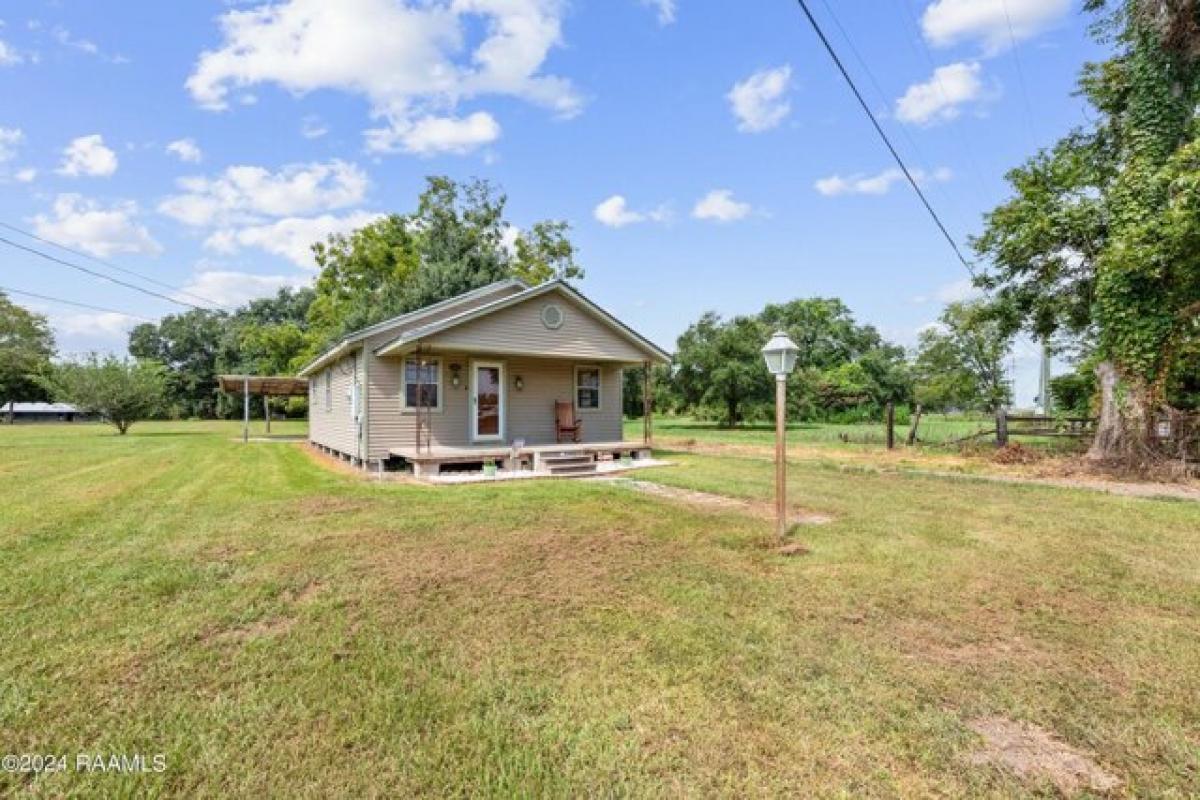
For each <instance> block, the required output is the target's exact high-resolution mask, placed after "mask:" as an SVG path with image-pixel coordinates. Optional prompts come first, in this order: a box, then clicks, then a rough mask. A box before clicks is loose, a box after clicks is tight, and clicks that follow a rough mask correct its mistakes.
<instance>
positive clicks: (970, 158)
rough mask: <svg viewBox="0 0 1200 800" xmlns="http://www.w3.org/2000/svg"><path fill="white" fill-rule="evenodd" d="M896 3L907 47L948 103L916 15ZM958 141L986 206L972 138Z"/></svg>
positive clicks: (977, 196) (946, 94)
mask: <svg viewBox="0 0 1200 800" xmlns="http://www.w3.org/2000/svg"><path fill="white" fill-rule="evenodd" d="M896 5H898V6H900V9H901V12H902V13H901V16H900V19H901V21H902V22H904V23H907V25H908V30H909V32H910V33H911V34H912V39H909V38H908V37H904V40H905V42H907V43H908V47H909V49H910V50H912V51H913V53H914V54H916V55H917V56H918V57H923V58H924V59H925V64H926V65H927V66H928V67H929V73H930V75H932V77H933V82H934V83H935V84H936V85H937V90H938V94H939V95H941V98H942V102H943V103H946V104H947V105H949V104H950V102H951V101H950V94H949V92H947V91H946V84H945V82H944V81H942V76H941V75H939V74H938V68H937V64H936V63H934V60H933V53H932V51H930V49H929V45H928V44H926V43H925V37H924V36H923V35H922V33H921V26H920V24H919V23H918V22H917V18H916V16H914V15H913V12H912V8H910V7H909V5H908V3H905V2H900V3H896ZM913 41H916V43H917V44H918V45H920V50H919V51H918V49H917V47H915V46H914V45H913ZM960 141H961V142H962V144H963V150H964V151H965V152H966V156H967V163H968V164H969V165H970V167H971V178H972V180H973V182H974V184H975V194H976V199H978V200H979V203H980V205H981V206H986V205H987V203H986V201H985V199H984V198H985V196H986V194H987V191H986V188H985V187H984V182H983V177H982V176H983V170H981V169H980V168H979V159H978V157H977V156H976V155H975V147H974V144H973V142H974V139H973V138H972V137H970V136H963V137H960Z"/></svg>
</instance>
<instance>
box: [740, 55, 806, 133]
mask: <svg viewBox="0 0 1200 800" xmlns="http://www.w3.org/2000/svg"><path fill="white" fill-rule="evenodd" d="M791 82H792V67H791V65H789V64H784V65H783V66H782V67H775V68H774V69H764V70H760V71H758V72H756V73H754V74H753V75H751V76H750V77H749V78H746V80H744V81H741V82H739V83H735V84H734V85H733V88H732V89H730V90H729V94H728V95H726V97H727V98H728V100H729V106H730V108H731V109H732V110H733V115H734V116H735V117H737V119H738V130H739V131H742V132H744V133H761V132H762V131H767V130H770V129H771V128H774V127H775V126H776V125H778V124H779V123H781V122H783V120H784V117H786V116H787V115H788V112H790V111H791V110H792V107H791V104H789V103H788V101H787V99H786V97H785V95H786V94H787V91H788V88H789V87H790V86H791Z"/></svg>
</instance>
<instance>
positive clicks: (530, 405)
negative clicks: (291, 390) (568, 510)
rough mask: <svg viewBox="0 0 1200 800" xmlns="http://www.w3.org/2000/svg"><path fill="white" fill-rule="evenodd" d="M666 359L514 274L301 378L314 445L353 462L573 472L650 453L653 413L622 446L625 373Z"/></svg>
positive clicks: (580, 301) (369, 333) (591, 312)
mask: <svg viewBox="0 0 1200 800" xmlns="http://www.w3.org/2000/svg"><path fill="white" fill-rule="evenodd" d="M669 359H670V356H669V355H668V354H667V353H666V352H664V351H663V350H662V349H660V348H659V347H657V346H655V345H654V344H653V343H652V342H650V341H649V340H648V339H646V338H645V337H643V336H641V335H639V334H638V333H636V332H634V331H633V330H632V329H631V328H629V327H628V326H627V325H625V324H624V323H622V322H621V321H620V320H618V319H617V318H616V317H614V316H612V315H611V314H609V313H608V312H606V311H604V310H603V309H601V308H600V307H599V306H597V305H596V304H595V303H593V302H592V301H590V300H588V299H587V298H586V297H584V296H583V295H582V294H580V293H579V292H578V291H577V290H575V289H573V288H572V287H570V286H568V285H567V284H566V283H564V282H562V281H552V282H549V283H544V284H541V285H538V286H534V287H530V286H527V285H526V284H524V283H522V282H521V281H518V280H515V279H510V280H505V281H500V282H497V283H493V284H490V285H488V286H484V287H482V288H479V289H476V290H474V291H471V292H467V293H465V294H462V295H459V296H458V297H454V298H451V299H449V300H445V301H442V302H440V303H435V304H433V305H431V306H427V307H425V308H422V309H419V310H417V311H413V312H411V313H408V314H404V315H402V316H399V317H395V318H393V319H389V320H386V321H384V322H381V323H379V324H377V325H372V326H371V327H368V328H364V329H363V330H360V331H357V332H356V333H353V334H351V335H349V336H347V337H345V338H344V339H342V340H341V341H340V342H338V343H337V344H336V345H335V346H333V347H332V348H330V349H329V350H328V351H326V352H325V353H323V354H322V355H321V356H319V357H318V358H317V359H315V360H314V361H313V362H312V363H310V364H308V365H307V366H305V367H304V368H303V369H302V370H301V371H300V376H301V377H305V378H308V379H309V386H310V394H309V401H310V402H309V440H310V441H311V442H312V443H313V444H314V445H316V446H318V447H319V448H321V449H323V450H325V451H326V452H329V453H332V454H336V455H338V456H340V457H342V458H343V459H345V460H348V461H350V462H352V463H353V464H355V465H357V466H362V467H365V468H370V469H374V468H383V467H388V468H391V467H392V466H394V465H403V466H408V467H411V469H412V470H413V472H414V474H416V475H417V476H420V477H428V476H435V475H437V474H438V473H439V472H440V471H441V470H442V469H443V468H450V469H456V470H457V469H473V468H477V467H481V466H482V465H484V464H487V463H489V462H492V463H496V464H498V465H499V466H500V467H502V468H505V469H507V470H512V471H517V470H532V471H534V472H535V473H552V474H573V473H587V472H591V471H594V468H595V464H596V462H598V461H608V460H610V459H613V458H618V457H620V458H625V457H632V458H639V457H641V458H644V457H647V456H648V455H649V451H650V436H651V422H650V417H649V415H648V414H647V415H646V419H645V425H644V435H643V436H642V437H641V439H640V440H639V441H637V442H626V441H623V436H622V392H623V389H624V376H623V372H624V370H625V369H626V368H629V367H641V366H644V365H650V364H657V363H664V362H667V361H669ZM647 372H648V371H647ZM648 406H649V403H648V402H647V408H648ZM562 415H565V416H566V417H568V418H569V419H567V420H566V422H576V421H577V422H578V424H579V430H578V431H574V432H572V431H561V430H559V425H558V424H556V423H558V422H559V421H560V417H561V416H562Z"/></svg>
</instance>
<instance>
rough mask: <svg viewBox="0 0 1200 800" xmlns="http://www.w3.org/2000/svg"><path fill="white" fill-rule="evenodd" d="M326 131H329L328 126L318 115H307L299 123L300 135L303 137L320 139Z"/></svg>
mask: <svg viewBox="0 0 1200 800" xmlns="http://www.w3.org/2000/svg"><path fill="white" fill-rule="evenodd" d="M327 133H329V126H328V125H326V124H325V123H324V122H322V121H321V118H320V117H318V116H315V115H310V116H307V117H305V118H304V120H303V121H302V122H301V123H300V135H301V136H303V137H304V138H305V139H320V138H321V137H322V136H324V135H325V134H327Z"/></svg>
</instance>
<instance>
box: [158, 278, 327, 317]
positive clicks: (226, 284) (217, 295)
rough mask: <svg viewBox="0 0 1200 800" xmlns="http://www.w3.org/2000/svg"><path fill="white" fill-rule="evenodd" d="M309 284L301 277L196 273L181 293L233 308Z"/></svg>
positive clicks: (183, 296)
mask: <svg viewBox="0 0 1200 800" xmlns="http://www.w3.org/2000/svg"><path fill="white" fill-rule="evenodd" d="M309 280H310V279H309V278H308V277H305V276H300V275H252V274H250V273H248V272H233V271H227V270H206V271H203V272H198V273H196V274H195V275H194V276H193V277H192V279H191V280H189V281H188V282H187V284H186V285H185V286H184V287H183V291H184V292H187V294H188V295H194V296H196V297H206V298H208V299H209V300H212V301H213V302H216V303H220V304H221V305H224V306H231V307H235V308H236V307H237V306H241V305H244V304H245V303H247V302H248V301H250V300H254V299H257V298H259V297H270V296H271V295H273V294H275V293H276V292H278V291H279V290H280V289H282V288H283V287H285V286H304V285H305V284H307V283H309ZM180 298H181V299H186V298H187V295H183V294H181V295H180Z"/></svg>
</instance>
